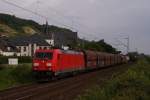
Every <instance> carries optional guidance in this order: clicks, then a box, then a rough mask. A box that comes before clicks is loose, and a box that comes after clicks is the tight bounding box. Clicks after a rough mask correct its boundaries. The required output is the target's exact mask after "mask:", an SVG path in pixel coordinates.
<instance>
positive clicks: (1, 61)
mask: <svg viewBox="0 0 150 100" xmlns="http://www.w3.org/2000/svg"><path fill="white" fill-rule="evenodd" d="M8 58H18V62H19V63H31V62H32V58H31V57H6V56H0V64H8Z"/></svg>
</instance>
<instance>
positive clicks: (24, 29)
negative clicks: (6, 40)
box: [0, 13, 71, 37]
mask: <svg viewBox="0 0 150 100" xmlns="http://www.w3.org/2000/svg"><path fill="white" fill-rule="evenodd" d="M44 27H45V25H40V24H38V23H37V22H35V21H32V20H27V19H21V18H18V17H16V16H14V15H8V14H2V13H0V35H6V36H8V37H12V36H28V35H32V34H35V33H41V32H43V31H44ZM48 29H49V30H48V31H51V32H57V31H59V32H64V31H71V30H69V29H65V28H60V27H57V26H53V25H49V28H48Z"/></svg>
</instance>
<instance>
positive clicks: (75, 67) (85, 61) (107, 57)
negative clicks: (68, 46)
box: [32, 49, 127, 79]
mask: <svg viewBox="0 0 150 100" xmlns="http://www.w3.org/2000/svg"><path fill="white" fill-rule="evenodd" d="M126 62H127V59H126V56H123V55H120V54H110V53H103V52H95V51H82V52H80V51H73V50H60V49H54V50H37V51H36V52H35V56H34V59H33V67H32V69H33V72H34V75H35V76H37V77H40V78H41V77H42V79H43V77H44V78H52V77H55V76H56V77H57V76H61V75H62V74H63V75H64V74H66V73H72V72H76V71H85V70H92V69H97V68H101V67H107V66H112V65H116V64H122V63H126Z"/></svg>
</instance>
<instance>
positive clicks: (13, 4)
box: [1, 0, 74, 29]
mask: <svg viewBox="0 0 150 100" xmlns="http://www.w3.org/2000/svg"><path fill="white" fill-rule="evenodd" d="M1 1H2V2H4V3H7V4H9V5H11V6H14V7H17V8H19V9H22V10H24V11H27V12H30V13H32V14H34V15H37V16H39V17H41V18H44V19H46V20H52V21H55V22H56V23H59V24H61V25H63V26H64V27H68V28H70V29H74V28H73V27H71V26H68V25H66V24H64V23H61V22H58V21H56V20H54V19H52V18H49V17H46V16H44V15H42V14H39V13H38V12H34V11H32V10H29V9H27V8H24V7H21V6H19V5H17V4H15V3H12V2H9V1H7V0H1Z"/></svg>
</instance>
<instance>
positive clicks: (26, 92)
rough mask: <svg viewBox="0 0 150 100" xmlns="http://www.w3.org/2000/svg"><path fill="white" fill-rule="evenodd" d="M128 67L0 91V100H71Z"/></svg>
mask: <svg viewBox="0 0 150 100" xmlns="http://www.w3.org/2000/svg"><path fill="white" fill-rule="evenodd" d="M127 68H128V65H121V66H116V67H109V68H105V69H102V70H98V71H93V72H90V73H85V74H81V75H77V76H75V77H71V78H67V79H62V80H58V81H54V82H47V83H43V84H38V83H34V84H28V85H23V86H20V87H15V88H11V89H7V90H4V91H0V100H72V99H74V98H75V97H76V96H77V95H79V94H80V93H83V92H84V90H85V89H87V88H89V87H91V86H93V85H95V84H98V85H102V84H104V82H105V81H106V80H109V79H111V77H112V76H113V75H114V73H115V74H119V73H122V72H123V71H125V70H126V69H127Z"/></svg>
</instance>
